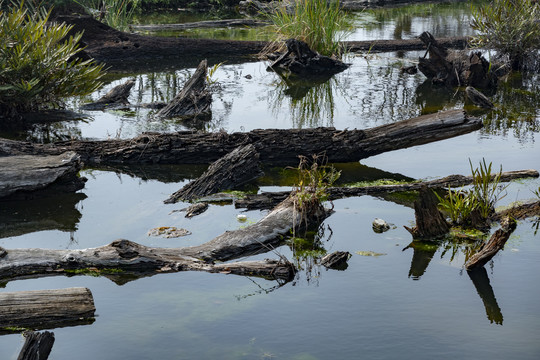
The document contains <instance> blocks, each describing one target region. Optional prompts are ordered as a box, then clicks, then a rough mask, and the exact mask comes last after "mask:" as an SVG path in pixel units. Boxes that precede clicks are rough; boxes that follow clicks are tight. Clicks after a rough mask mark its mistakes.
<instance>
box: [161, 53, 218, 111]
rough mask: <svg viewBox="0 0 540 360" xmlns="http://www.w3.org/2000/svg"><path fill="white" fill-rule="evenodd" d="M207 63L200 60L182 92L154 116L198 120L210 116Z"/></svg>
mask: <svg viewBox="0 0 540 360" xmlns="http://www.w3.org/2000/svg"><path fill="white" fill-rule="evenodd" d="M207 70H208V62H207V61H206V60H202V61H201V62H200V63H199V66H197V69H196V70H195V73H194V74H193V75H192V76H191V78H190V79H189V80H188V81H187V82H186V84H185V85H184V88H183V89H182V91H180V92H179V93H178V94H177V95H176V96H175V97H174V99H173V100H172V101H171V102H170V103H169V104H168V105H167V106H165V107H164V108H162V109H161V110H159V111H158V112H157V114H156V116H157V117H158V118H174V117H182V118H186V119H188V118H190V119H192V118H199V117H208V116H209V115H210V114H211V105H212V94H210V92H209V91H208V90H207V88H206V73H207Z"/></svg>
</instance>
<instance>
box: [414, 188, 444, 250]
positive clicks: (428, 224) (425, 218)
mask: <svg viewBox="0 0 540 360" xmlns="http://www.w3.org/2000/svg"><path fill="white" fill-rule="evenodd" d="M438 203H439V202H438V200H437V197H436V196H435V194H434V193H433V191H431V190H429V189H428V188H427V187H425V186H424V187H422V188H420V194H419V198H418V200H416V201H415V202H414V217H415V219H416V225H415V226H414V227H413V228H409V227H407V226H404V228H405V229H406V230H407V231H408V232H409V233H411V235H412V236H413V238H414V239H426V240H433V239H437V238H441V237H443V236H445V235H446V234H448V232H449V231H450V225H449V224H448V223H447V222H446V220H445V218H444V215H443V214H442V213H441V212H440V211H439V209H438V208H437V204H438Z"/></svg>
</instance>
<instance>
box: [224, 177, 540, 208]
mask: <svg viewBox="0 0 540 360" xmlns="http://www.w3.org/2000/svg"><path fill="white" fill-rule="evenodd" d="M538 176H539V173H538V171H536V170H517V171H505V172H503V173H501V182H508V181H512V180H517V179H524V178H529V177H533V178H537V177H538ZM472 182H473V178H472V176H464V175H449V176H446V177H444V178H441V179H435V180H429V181H418V182H413V183H405V184H396V185H374V186H365V187H329V188H328V197H329V199H330V200H336V199H342V198H346V197H353V196H363V195H381V194H387V193H391V192H400V191H416V190H419V189H420V188H421V187H422V186H426V187H427V188H431V189H434V188H448V187H459V186H465V185H470V184H472ZM289 193H290V192H289V191H279V192H264V193H260V194H253V195H252V194H248V195H246V196H245V197H244V198H242V199H237V200H236V201H235V207H236V208H247V209H270V208H272V207H273V206H275V205H276V204H278V203H280V202H281V201H283V200H284V199H285V198H286V197H287V196H288V195H289Z"/></svg>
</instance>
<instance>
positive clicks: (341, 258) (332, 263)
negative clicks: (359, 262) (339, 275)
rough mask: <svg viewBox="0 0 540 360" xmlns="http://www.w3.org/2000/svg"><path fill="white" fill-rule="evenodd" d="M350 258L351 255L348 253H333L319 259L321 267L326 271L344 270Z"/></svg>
mask: <svg viewBox="0 0 540 360" xmlns="http://www.w3.org/2000/svg"><path fill="white" fill-rule="evenodd" d="M350 258H351V253H350V252H348V251H335V252H333V253H331V254H328V255H325V256H324V257H323V258H322V259H321V265H322V266H324V267H325V268H327V269H335V270H345V269H347V267H348V264H347V261H349V259H350Z"/></svg>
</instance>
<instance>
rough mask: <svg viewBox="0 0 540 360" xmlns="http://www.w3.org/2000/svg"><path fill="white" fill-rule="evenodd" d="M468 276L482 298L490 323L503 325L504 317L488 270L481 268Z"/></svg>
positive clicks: (468, 272)
mask: <svg viewBox="0 0 540 360" xmlns="http://www.w3.org/2000/svg"><path fill="white" fill-rule="evenodd" d="M467 274H468V275H469V278H471V280H472V282H473V284H474V287H475V288H476V291H477V292H478V295H480V298H481V299H482V302H483V303H484V307H485V308H486V315H487V318H488V319H489V321H490V322H491V323H495V324H499V325H502V323H503V315H502V312H501V308H500V307H499V304H497V299H496V298H495V293H494V292H493V288H492V287H491V284H490V283H489V277H488V274H487V270H486V269H485V268H484V267H483V266H482V267H481V268H477V269H474V270H472V271H467Z"/></svg>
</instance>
